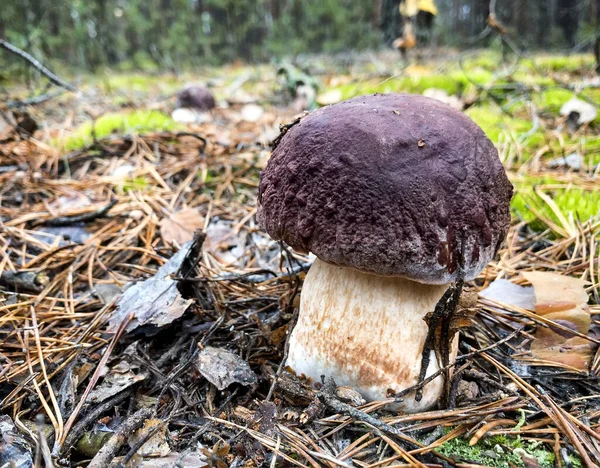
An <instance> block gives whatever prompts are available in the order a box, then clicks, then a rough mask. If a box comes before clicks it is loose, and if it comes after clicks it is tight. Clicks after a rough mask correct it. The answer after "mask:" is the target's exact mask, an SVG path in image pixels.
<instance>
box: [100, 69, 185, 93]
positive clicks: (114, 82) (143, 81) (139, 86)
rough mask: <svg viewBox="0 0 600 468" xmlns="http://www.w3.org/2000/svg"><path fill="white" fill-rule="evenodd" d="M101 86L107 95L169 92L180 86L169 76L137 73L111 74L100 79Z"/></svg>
mask: <svg viewBox="0 0 600 468" xmlns="http://www.w3.org/2000/svg"><path fill="white" fill-rule="evenodd" d="M99 84H100V85H102V87H103V88H104V91H105V92H107V93H114V92H127V93H131V92H136V93H149V92H157V91H158V92H162V93H164V92H168V91H172V90H175V89H177V87H179V86H180V83H179V81H178V80H177V79H176V78H174V77H170V76H168V75H160V76H158V75H151V74H137V73H123V74H110V75H105V76H103V77H101V78H100V83H99Z"/></svg>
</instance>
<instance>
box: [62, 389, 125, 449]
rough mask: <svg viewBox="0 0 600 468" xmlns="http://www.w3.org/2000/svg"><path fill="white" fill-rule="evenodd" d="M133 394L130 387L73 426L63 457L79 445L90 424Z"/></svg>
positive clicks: (64, 447)
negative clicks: (78, 442)
mask: <svg viewBox="0 0 600 468" xmlns="http://www.w3.org/2000/svg"><path fill="white" fill-rule="evenodd" d="M132 393H133V388H132V387H130V388H128V389H127V390H124V391H122V392H121V393H117V394H116V395H115V396H113V397H111V398H109V399H108V400H106V401H105V402H103V403H101V404H99V405H98V406H96V407H95V408H94V409H93V410H91V411H90V412H89V413H87V414H86V415H85V416H84V417H83V418H82V419H81V421H79V422H78V423H77V424H75V425H74V426H73V429H71V431H70V432H69V435H68V436H67V437H66V439H65V442H64V444H63V445H62V447H61V455H65V454H66V453H68V452H69V450H71V448H72V447H73V446H74V445H75V444H76V443H77V441H78V440H79V438H80V437H81V434H82V433H83V431H84V430H85V428H86V427H87V426H88V425H89V424H91V423H92V422H94V421H96V420H97V419H98V418H99V417H100V416H101V415H102V414H104V413H105V412H107V411H108V410H110V409H112V408H115V407H116V406H117V405H118V404H120V403H121V402H123V401H124V400H125V399H126V398H127V397H129V396H130V395H131V394H132Z"/></svg>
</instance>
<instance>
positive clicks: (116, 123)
mask: <svg viewBox="0 0 600 468" xmlns="http://www.w3.org/2000/svg"><path fill="white" fill-rule="evenodd" d="M176 128H177V124H176V123H175V121H173V119H172V118H171V117H170V116H168V115H165V114H163V113H162V112H158V111H154V110H150V111H148V110H137V111H133V112H120V113H111V114H106V115H103V116H102V117H100V118H99V119H98V120H96V122H91V121H90V122H86V123H84V124H82V125H80V126H79V127H78V128H77V129H76V130H75V131H74V132H73V133H72V134H71V135H70V136H69V137H67V138H66V139H65V140H63V141H60V142H57V143H58V144H61V145H62V146H63V147H64V149H65V150H67V151H73V150H77V149H81V148H84V147H86V146H88V145H90V144H91V143H92V142H93V136H94V133H95V136H96V138H97V139H100V138H104V137H107V136H109V135H111V134H113V133H119V134H130V133H143V132H151V131H167V130H174V129H176Z"/></svg>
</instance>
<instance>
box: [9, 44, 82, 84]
mask: <svg viewBox="0 0 600 468" xmlns="http://www.w3.org/2000/svg"><path fill="white" fill-rule="evenodd" d="M0 48H2V49H5V50H7V51H9V52H10V53H11V54H14V55H16V56H17V57H20V58H22V59H23V60H25V61H26V62H28V63H29V64H30V65H31V66H32V67H33V68H35V69H36V70H37V71H39V72H40V73H41V74H42V75H44V76H45V77H46V78H48V79H49V80H50V82H52V83H53V84H55V85H56V86H60V87H61V88H65V89H67V90H69V91H72V92H74V93H76V92H77V89H76V88H75V87H74V86H73V85H70V84H69V83H67V82H66V81H64V80H62V79H61V78H59V77H58V76H56V75H55V74H54V73H52V72H51V71H50V70H48V68H46V67H45V66H44V65H42V63H41V62H40V61H39V60H37V59H36V58H34V57H33V56H31V55H30V54H28V53H27V52H25V51H24V50H22V49H19V48H18V47H16V46H14V45H12V44H11V43H10V42H6V41H5V40H4V39H0Z"/></svg>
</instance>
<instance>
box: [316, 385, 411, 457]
mask: <svg viewBox="0 0 600 468" xmlns="http://www.w3.org/2000/svg"><path fill="white" fill-rule="evenodd" d="M335 391H336V384H335V381H334V380H333V379H332V378H331V377H329V378H327V379H325V382H324V384H323V388H322V390H321V391H320V392H319V393H318V394H317V398H318V399H319V400H321V401H322V402H323V403H324V404H325V405H326V406H328V407H329V408H331V409H332V410H334V411H335V412H337V413H340V414H345V415H347V416H350V417H351V418H353V419H355V420H357V421H362V422H365V423H367V424H370V425H371V426H373V427H376V428H377V429H379V430H381V431H383V432H386V433H388V434H392V435H394V436H396V437H399V438H400V439H402V440H404V441H406V442H409V443H411V444H413V445H416V446H417V447H418V444H416V443H415V441H414V440H412V439H411V438H410V437H408V436H407V435H406V434H404V433H403V432H402V431H400V430H398V429H396V428H395V427H393V426H390V425H389V424H386V423H384V422H383V421H380V420H379V419H377V418H374V417H373V416H371V415H370V414H368V413H365V412H364V411H361V410H359V409H357V408H355V407H353V406H350V405H349V404H347V403H344V402H342V401H340V400H338V398H337V397H336V396H335Z"/></svg>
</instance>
